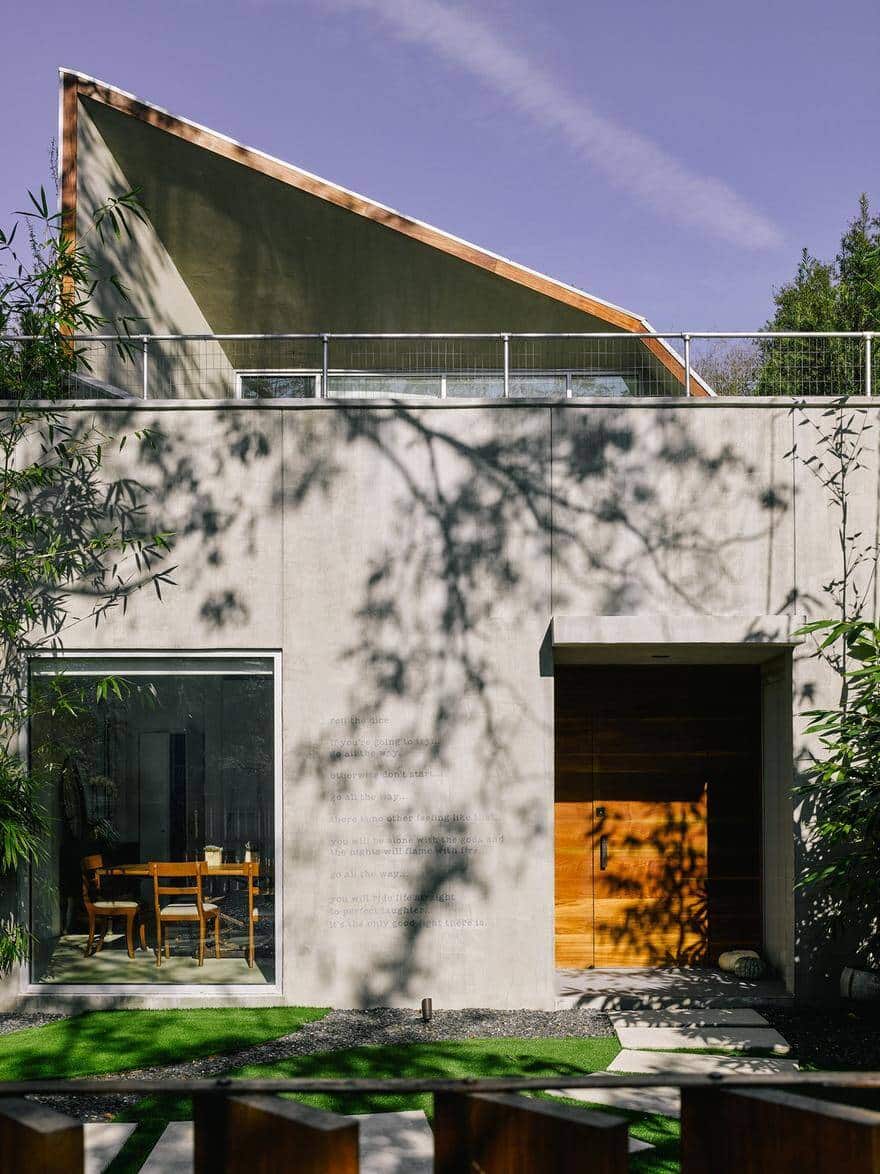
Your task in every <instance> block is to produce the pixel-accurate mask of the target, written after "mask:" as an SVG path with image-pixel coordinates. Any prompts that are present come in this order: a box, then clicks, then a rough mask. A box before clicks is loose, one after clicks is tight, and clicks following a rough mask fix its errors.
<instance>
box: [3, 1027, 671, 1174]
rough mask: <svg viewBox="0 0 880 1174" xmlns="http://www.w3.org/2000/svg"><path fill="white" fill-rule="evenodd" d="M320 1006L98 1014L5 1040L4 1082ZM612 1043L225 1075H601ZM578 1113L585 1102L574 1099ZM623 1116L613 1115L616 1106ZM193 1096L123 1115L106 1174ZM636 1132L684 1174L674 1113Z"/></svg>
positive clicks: (111, 1062) (159, 1050)
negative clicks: (118, 1144) (122, 1139)
mask: <svg viewBox="0 0 880 1174" xmlns="http://www.w3.org/2000/svg"><path fill="white" fill-rule="evenodd" d="M325 1014H327V1011H326V1009H324V1008H317V1007H267V1008H222V1009H199V1010H191V1011H189V1010H187V1011H176V1010H167V1011H136V1010H126V1011H93V1012H87V1013H86V1014H83V1015H77V1016H73V1017H72V1018H70V1019H62V1020H58V1021H57V1022H55V1023H50V1024H47V1025H45V1026H43V1027H32V1028H25V1029H24V1030H22V1031H18V1032H14V1033H12V1034H10V1035H6V1036H0V1080H28V1079H43V1078H49V1077H56V1078H71V1077H76V1076H97V1075H101V1074H106V1073H110V1072H120V1073H124V1072H125V1071H126V1070H128V1069H131V1068H144V1067H151V1066H153V1065H163V1064H172V1063H180V1062H182V1061H185V1060H194V1059H199V1058H202V1057H206V1056H216V1055H221V1054H223V1053H229V1052H233V1051H237V1050H238V1049H239V1048H243V1047H248V1046H250V1045H253V1044H258V1043H262V1042H264V1041H266V1040H271V1039H277V1038H278V1037H279V1036H282V1035H287V1034H289V1033H291V1032H294V1031H296V1030H297V1029H298V1028H299V1027H301V1026H303V1025H304V1024H306V1023H309V1022H313V1021H314V1020H317V1019H320V1018H322V1017H323V1016H324V1015H325ZM619 1050H620V1049H619V1045H618V1043H617V1040H616V1039H614V1038H587V1039H580V1038H570V1039H474V1040H463V1041H454V1042H453V1041H449V1042H443V1043H423V1044H408V1045H396V1046H385V1047H375V1046H369V1047H359V1048H345V1049H340V1050H339V1051H332V1052H318V1053H314V1054H311V1055H302V1056H291V1057H289V1058H287V1059H285V1060H279V1061H275V1062H273V1063H270V1064H254V1065H248V1066H247V1067H243V1068H239V1069H236V1070H235V1071H233V1072H232V1073H230V1075H231V1076H232V1077H233V1078H238V1079H243V1078H250V1079H260V1078H284V1077H293V1076H296V1077H313V1078H314V1079H316V1080H320V1079H326V1078H330V1077H337V1078H340V1077H342V1078H344V1077H352V1078H354V1077H370V1078H379V1079H382V1078H389V1077H397V1076H407V1077H422V1078H425V1079H430V1078H432V1077H436V1078H438V1079H439V1078H455V1077H466V1076H474V1077H481V1076H487V1077H488V1076H553V1077H561V1078H564V1077H566V1076H574V1075H580V1074H583V1073H587V1072H599V1071H603V1070H604V1069H605V1068H607V1066H608V1064H609V1063H610V1062H611V1061H612V1060H613V1058H614V1057H615V1056H616V1055H617V1052H618V1051H619ZM297 1099H299V1100H302V1101H304V1102H305V1103H307V1104H311V1105H315V1106H317V1107H319V1108H327V1109H331V1110H334V1111H336V1112H342V1113H369V1112H393V1111H396V1110H403V1109H424V1111H425V1112H426V1113H427V1114H428V1116H429V1118H430V1117H431V1115H432V1110H433V1105H432V1102H431V1097H430V1096H429V1095H427V1094H423V1095H418V1094H417V1095H412V1096H398V1095H394V1096H388V1095H385V1096H357V1097H354V1096H351V1095H329V1094H311V1095H303V1096H301V1097H298V1098H297ZM569 1103H572V1104H574V1105H576V1106H577V1107H580V1108H583V1107H584V1106H583V1105H580V1104H579V1103H578V1102H569ZM615 1112H616V1110H615ZM191 1115H192V1106H191V1103H190V1101H189V1099H188V1098H183V1097H181V1098H171V1097H161V1098H154V1097H145V1098H144V1099H143V1100H141V1101H140V1102H139V1103H138V1104H137V1105H136V1106H135V1107H134V1108H133V1109H126V1110H124V1111H123V1112H122V1113H120V1115H119V1118H118V1119H119V1120H126V1121H135V1122H137V1124H138V1128H137V1129H136V1130H135V1132H134V1133H133V1134H132V1136H131V1137H130V1138H129V1140H128V1142H127V1143H126V1145H125V1146H124V1147H123V1149H122V1151H121V1152H120V1153H119V1154H118V1155H117V1157H116V1158H115V1159H114V1161H113V1162H112V1163H111V1165H110V1166H109V1167H108V1170H107V1172H106V1174H134V1172H135V1171H137V1170H139V1169H140V1167H141V1165H142V1164H143V1162H144V1160H145V1158H146V1157H147V1155H148V1154H149V1152H150V1150H151V1149H152V1147H153V1146H154V1145H155V1143H156V1141H157V1140H158V1138H159V1136H160V1135H161V1133H162V1131H163V1129H164V1128H165V1126H166V1125H167V1123H168V1122H169V1121H174V1120H188V1119H190V1117H191ZM620 1115H621V1116H624V1117H626V1118H627V1119H628V1120H629V1121H630V1122H631V1133H632V1135H633V1136H634V1137H639V1138H641V1139H642V1140H644V1141H648V1142H651V1144H652V1145H654V1146H655V1147H656V1149H655V1150H653V1151H651V1152H650V1153H647V1154H644V1155H635V1156H634V1158H633V1161H632V1165H631V1169H632V1170H633V1171H636V1170H638V1171H641V1172H643V1174H649V1172H650V1174H667V1172H672V1171H677V1170H678V1122H676V1121H671V1120H669V1119H668V1118H665V1117H660V1116H655V1115H645V1116H640V1115H638V1114H632V1113H621V1114H620Z"/></svg>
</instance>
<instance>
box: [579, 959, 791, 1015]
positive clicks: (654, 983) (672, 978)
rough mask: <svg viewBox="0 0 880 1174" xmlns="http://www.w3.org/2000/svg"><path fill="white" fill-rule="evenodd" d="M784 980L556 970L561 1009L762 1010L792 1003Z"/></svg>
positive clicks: (685, 971) (699, 971) (693, 972)
mask: <svg viewBox="0 0 880 1174" xmlns="http://www.w3.org/2000/svg"><path fill="white" fill-rule="evenodd" d="M791 1001H792V996H791V995H790V994H789V993H788V991H786V989H785V984H784V983H783V982H782V981H781V979H777V978H762V979H758V980H757V981H751V980H748V979H743V978H736V977H735V976H734V975H732V974H725V973H723V972H722V971H720V970H715V969H712V968H711V967H697V966H694V967H685V966H682V967H650V968H636V967H627V968H620V969H613V970H612V969H609V970H598V969H596V970H557V971H556V1007H557V1010H561V1009H563V1008H570V1007H584V1008H594V1009H596V1010H605V1011H611V1010H619V1011H630V1010H647V1009H650V1008H655V1009H662V1008H664V1007H760V1006H761V1005H766V1004H768V1003H776V1004H778V1003H788V1002H791Z"/></svg>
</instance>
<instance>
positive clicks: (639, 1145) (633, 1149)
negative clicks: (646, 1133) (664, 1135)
mask: <svg viewBox="0 0 880 1174" xmlns="http://www.w3.org/2000/svg"><path fill="white" fill-rule="evenodd" d="M626 1143H627V1149H628V1151H629V1153H631V1154H643V1153H644V1152H645V1151H646V1150H652V1149H654V1146H652V1145H651V1143H650V1142H649V1141H642V1139H641V1138H640V1137H629V1136H628V1135H627V1139H626Z"/></svg>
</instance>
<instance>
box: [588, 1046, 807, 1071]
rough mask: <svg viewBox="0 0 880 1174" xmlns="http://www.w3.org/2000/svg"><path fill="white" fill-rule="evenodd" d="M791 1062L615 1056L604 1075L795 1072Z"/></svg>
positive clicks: (685, 1054) (635, 1053) (673, 1055)
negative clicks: (618, 1073)
mask: <svg viewBox="0 0 880 1174" xmlns="http://www.w3.org/2000/svg"><path fill="white" fill-rule="evenodd" d="M797 1067H798V1066H797V1063H796V1061H794V1060H779V1059H777V1058H776V1057H775V1056H706V1055H702V1054H700V1053H698V1052H694V1053H688V1052H638V1051H629V1050H624V1051H622V1052H618V1053H617V1055H616V1056H615V1057H614V1059H613V1060H612V1061H611V1063H610V1064H609V1065H608V1069H607V1071H608V1072H630V1073H633V1074H635V1075H641V1074H643V1073H644V1074H649V1073H661V1074H662V1073H665V1072H669V1073H674V1074H675V1075H678V1074H679V1073H684V1072H697V1073H700V1074H705V1073H709V1072H747V1073H757V1072H769V1073H773V1074H776V1073H780V1072H796V1071H797Z"/></svg>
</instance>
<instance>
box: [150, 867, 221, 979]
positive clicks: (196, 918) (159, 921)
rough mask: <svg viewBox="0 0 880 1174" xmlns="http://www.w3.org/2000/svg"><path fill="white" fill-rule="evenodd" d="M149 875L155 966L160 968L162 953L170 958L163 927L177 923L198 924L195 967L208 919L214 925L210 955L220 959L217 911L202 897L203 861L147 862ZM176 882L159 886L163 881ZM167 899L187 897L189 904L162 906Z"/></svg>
mask: <svg viewBox="0 0 880 1174" xmlns="http://www.w3.org/2000/svg"><path fill="white" fill-rule="evenodd" d="M149 867H150V876H151V877H152V878H153V903H154V906H155V910H156V965H157V966H161V965H162V950H163V947H164V951H165V957H166V958H170V957H171V950H170V943H169V941H168V934H167V931H166V927H167V926H169V925H174V924H180V923H181V922H187V921H189V922H198V925H199V966H203V965H204V962H205V931H206V926H207V921H208V918H211V920H212V921H213V923H214V954H215V956H216V957H217V958H219V957H220V909H219V908H218V906H217V905H215V904H214V903H213V902H212V901H206V900H205V899H204V897H203V895H202V879H203V877H204V875H205V868H206V865H205V862H204V861H203V860H191V861H184V862H172V863H168V862H161V861H155V860H151V861H150V865H149ZM168 880H171V881H176V883H175V884H163V883H162V882H163V881H168ZM187 881H189V882H190V883H189V884H187V883H185V882H187ZM167 897H190V898H192V899H191V900H190V901H172V902H169V903H168V904H163V900H164V899H165V898H167Z"/></svg>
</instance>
